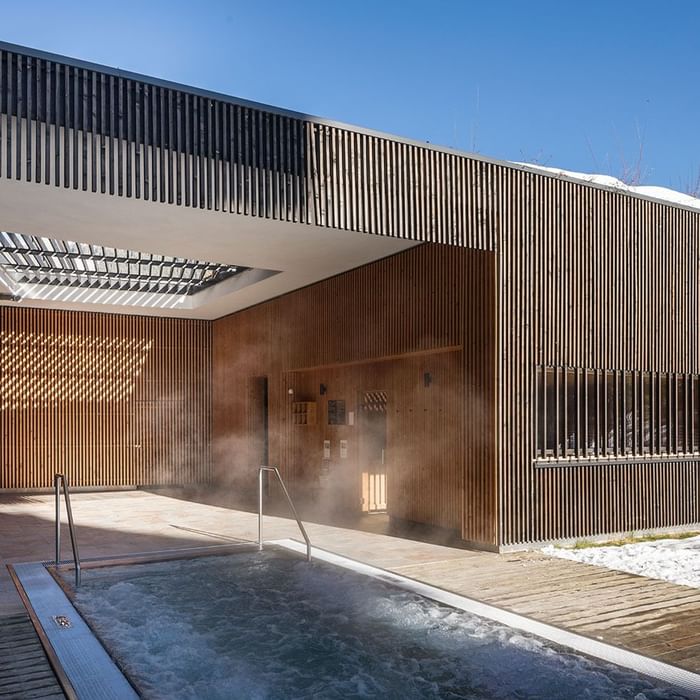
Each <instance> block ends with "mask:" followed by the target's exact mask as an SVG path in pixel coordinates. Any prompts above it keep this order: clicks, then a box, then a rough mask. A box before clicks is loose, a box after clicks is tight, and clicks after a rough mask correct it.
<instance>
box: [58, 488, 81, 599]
mask: <svg viewBox="0 0 700 700" xmlns="http://www.w3.org/2000/svg"><path fill="white" fill-rule="evenodd" d="M61 484H63V497H64V498H65V500H66V513H68V531H69V533H70V543H71V547H72V548H73V563H74V565H75V587H76V588H78V587H79V586H80V554H79V552H78V540H77V539H76V537H75V525H74V524H73V510H72V509H71V507H70V489H69V488H68V480H67V479H66V475H65V474H54V476H53V488H54V493H55V494H56V566H58V565H59V564H60V563H61V490H60V485H61Z"/></svg>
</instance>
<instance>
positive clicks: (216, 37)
mask: <svg viewBox="0 0 700 700" xmlns="http://www.w3.org/2000/svg"><path fill="white" fill-rule="evenodd" d="M0 39H1V40H4V41H9V42H13V43H18V44H23V45H26V46H31V47H35V48H40V49H43V50H46V51H52V52H56V53H60V54H64V55H69V56H74V57H76V58H81V59H84V60H89V61H95V62H97V63H103V64H107V65H110V66H116V67H120V68H124V69H127V70H132V71H136V72H138V73H144V74H146V75H153V76H158V77H161V78H166V79H169V80H174V81H177V82H181V83H185V84H189V85H196V86H199V87H204V88H209V89H212V90H216V91H219V92H224V93H227V94H231V95H236V96H238V97H243V98H246V99H250V100H255V101H258V102H264V103H267V104H272V105H276V106H279V107H284V108H287V109H293V110H297V111H300V112H305V113H308V114H314V115H318V116H323V117H327V118H330V119H335V120H338V121H343V122H347V123H350V124H358V125H362V126H365V127H368V128H372V129H378V130H380V131H387V132H390V133H393V134H398V135H402V136H407V137H410V138H414V139H418V140H421V141H430V142H431V143H435V144H441V145H446V146H453V147H456V148H460V149H462V150H467V151H476V152H478V153H481V154H483V155H488V156H492V157H494V158H502V159H506V160H519V161H523V160H524V161H530V162H538V163H540V164H542V165H549V166H553V167H561V168H566V169H569V170H578V171H583V172H602V173H606V174H611V175H615V176H618V177H619V176H620V175H622V174H624V173H625V171H627V172H628V175H629V173H632V177H634V176H635V175H639V176H641V177H640V178H639V179H640V183H639V184H657V185H664V186H667V187H672V188H674V189H680V190H684V191H688V190H693V189H694V188H695V187H696V185H697V184H699V183H698V182H697V180H698V177H699V176H700V138H699V130H700V80H699V78H700V3H698V2H697V1H693V0H666V2H665V3H660V2H658V0H656V1H655V2H648V1H647V0H608V1H604V0H585V1H582V0H578V1H576V2H574V1H572V0H558V1H556V2H554V1H549V0H542V1H539V0H530V1H529V2H525V1H523V2H518V1H516V0H500V1H491V2H488V1H484V0H482V1H481V2H473V1H470V0H461V1H460V0H432V1H431V2H427V1H426V2H418V1H417V0H401V1H399V0H374V1H372V0H343V1H342V2H341V1H339V0H288V1H287V2H285V1H283V0H257V1H256V0H247V1H245V2H241V1H239V0H228V1H226V0H199V2H195V1H194V0H187V1H181V0H168V1H167V2H166V1H156V2H148V0H143V1H142V2H136V1H134V0H120V2H114V3H104V2H99V0H91V1H90V2H87V1H83V2H80V1H78V0H61V1H60V2H57V1H56V0H51V1H47V0H26V2H24V3H20V2H14V1H11V0H0ZM640 150H641V158H640Z"/></svg>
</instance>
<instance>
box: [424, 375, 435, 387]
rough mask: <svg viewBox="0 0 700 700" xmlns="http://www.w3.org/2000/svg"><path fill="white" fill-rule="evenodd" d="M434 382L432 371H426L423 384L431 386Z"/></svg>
mask: <svg viewBox="0 0 700 700" xmlns="http://www.w3.org/2000/svg"><path fill="white" fill-rule="evenodd" d="M432 383H433V375H432V374H430V372H425V373H424V374H423V386H424V387H429V386H430V385H431V384H432Z"/></svg>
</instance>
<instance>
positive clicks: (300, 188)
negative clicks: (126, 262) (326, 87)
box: [0, 49, 495, 249]
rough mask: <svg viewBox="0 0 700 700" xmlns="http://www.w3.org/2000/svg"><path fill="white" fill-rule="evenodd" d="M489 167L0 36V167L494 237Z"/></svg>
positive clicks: (102, 189) (16, 175)
mask: <svg viewBox="0 0 700 700" xmlns="http://www.w3.org/2000/svg"><path fill="white" fill-rule="evenodd" d="M52 59H55V60H52ZM484 168H488V165H486V164H484V163H480V162H479V161H476V160H473V159H467V158H464V157H461V156H459V155H457V154H452V153H444V152H442V151H439V150H436V149H431V148H424V147H421V146H419V145H415V144H408V143H398V142H396V141H393V140H391V139H387V138H383V137H381V136H375V135H372V134H368V133H361V132H359V131H354V130H349V129H344V128H340V127H336V126H330V125H326V124H322V123H317V122H314V121H312V120H308V119H304V118H301V117H300V116H294V115H291V114H287V113H283V112H280V111H272V110H269V111H268V110H264V109H259V108H256V107H254V106H251V105H250V104H248V103H243V102H240V101H236V100H234V99H233V98H225V97H224V96H221V95H212V94H209V93H206V92H203V91H197V90H194V89H188V88H184V87H182V86H175V85H172V84H169V83H164V82H158V81H155V80H149V79H147V78H142V77H140V76H135V75H131V74H128V75H127V74H123V73H119V72H116V71H110V70H108V69H102V68H100V67H98V66H93V65H90V64H83V63H78V62H70V63H69V62H67V61H66V62H64V61H63V60H62V59H59V58H58V57H50V58H49V57H47V56H46V55H44V54H37V53H32V52H29V51H27V52H26V53H22V52H17V51H13V50H7V49H6V50H2V49H0V177H5V178H13V179H17V180H24V181H27V182H35V183H43V184H47V185H53V186H56V187H65V188H71V189H74V190H82V191H87V192H99V193H103V194H110V195H117V196H121V197H134V198H137V199H145V200H151V201H155V202H166V203H169V204H178V205H182V206H187V207H199V208H204V209H212V210H216V211H223V212H233V213H236V214H244V215H250V216H256V217H263V218H270V219H277V220H282V221H291V222H302V223H311V224H317V225H319V226H330V227H334V228H343V229H348V230H353V231H362V232H368V233H378V234H384V235H390V236H399V237H405V238H409V239H412V240H420V241H436V242H441V243H451V244H457V245H468V246H470V247H475V248H481V249H491V248H492V247H493V243H494V240H495V239H494V226H493V224H494V219H493V202H492V193H491V192H490V191H489V190H487V189H485V188H484V187H483V186H482V185H481V182H482V178H481V172H482V171H483V170H484Z"/></svg>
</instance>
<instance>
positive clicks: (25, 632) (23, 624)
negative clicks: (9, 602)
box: [0, 614, 65, 700]
mask: <svg viewBox="0 0 700 700" xmlns="http://www.w3.org/2000/svg"><path fill="white" fill-rule="evenodd" d="M0 698H15V700H24V699H25V698H27V699H29V698H53V699H55V700H58V699H59V698H65V695H64V694H63V691H62V690H61V686H60V685H59V684H58V681H57V680H56V676H55V675H54V672H53V671H52V669H51V666H50V665H49V662H48V660H47V659H46V656H45V655H44V650H43V648H42V646H41V642H40V641H39V637H37V634H36V632H35V631H34V627H33V625H32V623H31V621H30V619H29V617H28V616H27V615H24V614H19V615H11V616H8V617H0Z"/></svg>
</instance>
